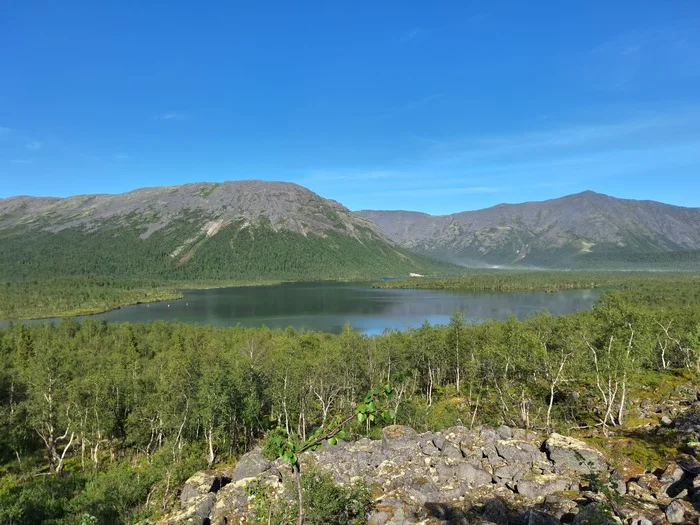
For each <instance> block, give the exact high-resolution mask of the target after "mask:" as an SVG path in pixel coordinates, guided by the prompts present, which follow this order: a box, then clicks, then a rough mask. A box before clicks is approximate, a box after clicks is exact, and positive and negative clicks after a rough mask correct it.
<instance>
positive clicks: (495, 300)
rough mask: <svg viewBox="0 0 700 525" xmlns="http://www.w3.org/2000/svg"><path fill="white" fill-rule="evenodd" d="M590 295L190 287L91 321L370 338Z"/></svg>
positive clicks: (584, 300)
mask: <svg viewBox="0 0 700 525" xmlns="http://www.w3.org/2000/svg"><path fill="white" fill-rule="evenodd" d="M599 293H600V292H598V291H595V290H567V291H563V292H560V293H556V294H548V293H545V292H517V293H458V292H448V291H434V290H380V289H372V288H370V287H369V285H367V284H357V283H298V284H282V285H276V286H253V287H240V288H221V289H212V290H191V291H186V292H185V293H184V298H183V299H182V300H178V301H166V302H160V303H151V304H142V305H135V306H127V307H123V308H120V309H118V310H114V311H111V312H106V313H103V314H98V315H95V316H91V317H93V318H101V319H107V320H108V321H110V322H124V321H128V322H132V323H140V322H150V321H156V320H164V321H178V322H186V323H198V324H209V325H212V326H233V325H236V324H238V323H240V324H242V325H245V326H262V325H265V326H268V327H270V328H286V327H288V326H292V327H293V328H295V329H297V330H304V329H308V330H320V331H324V332H336V333H337V332H340V331H341V330H342V327H343V326H344V325H345V324H347V323H349V324H350V325H351V326H352V327H353V328H355V329H357V330H359V331H361V332H363V333H367V334H374V333H379V332H382V331H383V330H385V329H387V328H388V329H399V330H402V329H406V328H411V327H418V326H420V325H421V324H422V323H423V322H425V321H426V320H427V321H428V322H429V323H431V324H443V323H447V322H449V319H450V316H451V315H452V314H453V313H454V312H456V311H460V310H461V311H463V312H464V314H465V317H466V318H467V319H468V320H470V321H481V320H485V319H506V318H507V317H508V316H509V315H515V316H517V317H518V318H520V319H524V318H526V317H528V316H530V315H532V314H534V313H536V312H538V311H541V310H542V309H545V308H546V309H547V310H549V311H550V312H551V313H552V314H554V315H565V314H569V313H572V312H575V311H578V310H582V309H588V308H590V307H591V306H592V305H593V303H594V302H595V300H596V299H597V298H598V296H599Z"/></svg>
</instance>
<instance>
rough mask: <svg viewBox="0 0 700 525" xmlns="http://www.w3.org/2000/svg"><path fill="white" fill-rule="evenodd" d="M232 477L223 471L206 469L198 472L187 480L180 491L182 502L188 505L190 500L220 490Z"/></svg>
mask: <svg viewBox="0 0 700 525" xmlns="http://www.w3.org/2000/svg"><path fill="white" fill-rule="evenodd" d="M230 481H231V478H230V477H229V475H228V474H227V473H225V472H222V471H213V472H212V471H205V472H197V473H196V474H194V475H193V476H191V477H190V478H189V479H188V480H187V481H185V484H184V486H183V487H182V492H181V493H180V502H181V503H182V505H183V506H184V505H187V504H188V502H189V501H190V500H191V499H193V498H197V497H199V496H202V495H204V494H208V493H210V492H218V490H219V489H221V488H222V487H225V486H226V485H227V484H228V483H229V482H230Z"/></svg>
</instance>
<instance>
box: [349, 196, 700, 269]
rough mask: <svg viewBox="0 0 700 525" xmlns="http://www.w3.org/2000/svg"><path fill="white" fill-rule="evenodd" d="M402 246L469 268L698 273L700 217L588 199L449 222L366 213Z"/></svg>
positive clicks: (505, 207) (694, 212)
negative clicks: (638, 270)
mask: <svg viewBox="0 0 700 525" xmlns="http://www.w3.org/2000/svg"><path fill="white" fill-rule="evenodd" d="M358 214H360V215H362V216H363V217H366V218H368V219H371V220H373V221H374V222H375V223H376V224H377V225H378V226H379V227H380V228H381V230H382V231H383V232H384V233H385V234H386V235H387V236H388V237H389V238H390V239H392V240H394V241H395V242H397V243H398V244H400V245H401V246H403V247H405V248H408V249H411V250H413V251H415V252H416V253H422V254H426V255H430V256H432V257H437V258H440V259H443V260H447V261H452V262H456V263H459V264H463V265H466V266H492V265H495V266H510V265H513V266H521V267H528V266H530V267H545V268H570V269H589V270H593V269H617V270H620V269H665V270H697V269H700V209H697V208H682V207H678V206H671V205H668V204H662V203H659V202H653V201H635V200H626V199H617V198H614V197H609V196H607V195H601V194H599V193H594V192H590V191H587V192H583V193H579V194H575V195H569V196H566V197H562V198H559V199H552V200H548V201H543V202H526V203H522V204H501V205H498V206H494V207H492V208H487V209H484V210H476V211H466V212H461V213H455V214H452V215H427V214H424V213H416V212H407V211H373V210H363V211H359V212H358Z"/></svg>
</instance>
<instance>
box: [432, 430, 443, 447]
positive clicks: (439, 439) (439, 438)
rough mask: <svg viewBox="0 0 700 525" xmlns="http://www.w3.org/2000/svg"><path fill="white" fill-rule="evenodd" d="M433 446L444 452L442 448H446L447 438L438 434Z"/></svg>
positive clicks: (434, 438)
mask: <svg viewBox="0 0 700 525" xmlns="http://www.w3.org/2000/svg"><path fill="white" fill-rule="evenodd" d="M433 445H435V446H436V447H437V449H438V450H442V447H444V446H445V436H443V435H442V434H436V435H435V437H433Z"/></svg>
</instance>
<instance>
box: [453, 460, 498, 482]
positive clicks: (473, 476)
mask: <svg viewBox="0 0 700 525" xmlns="http://www.w3.org/2000/svg"><path fill="white" fill-rule="evenodd" d="M455 477H456V478H457V479H458V480H460V481H464V482H466V483H467V484H468V485H469V486H470V487H481V486H482V485H490V484H491V483H492V481H493V478H492V477H491V474H489V473H488V472H486V471H484V470H481V469H479V468H476V467H474V466H473V465H470V464H469V463H462V464H460V465H458V466H457V468H456V470H455Z"/></svg>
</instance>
